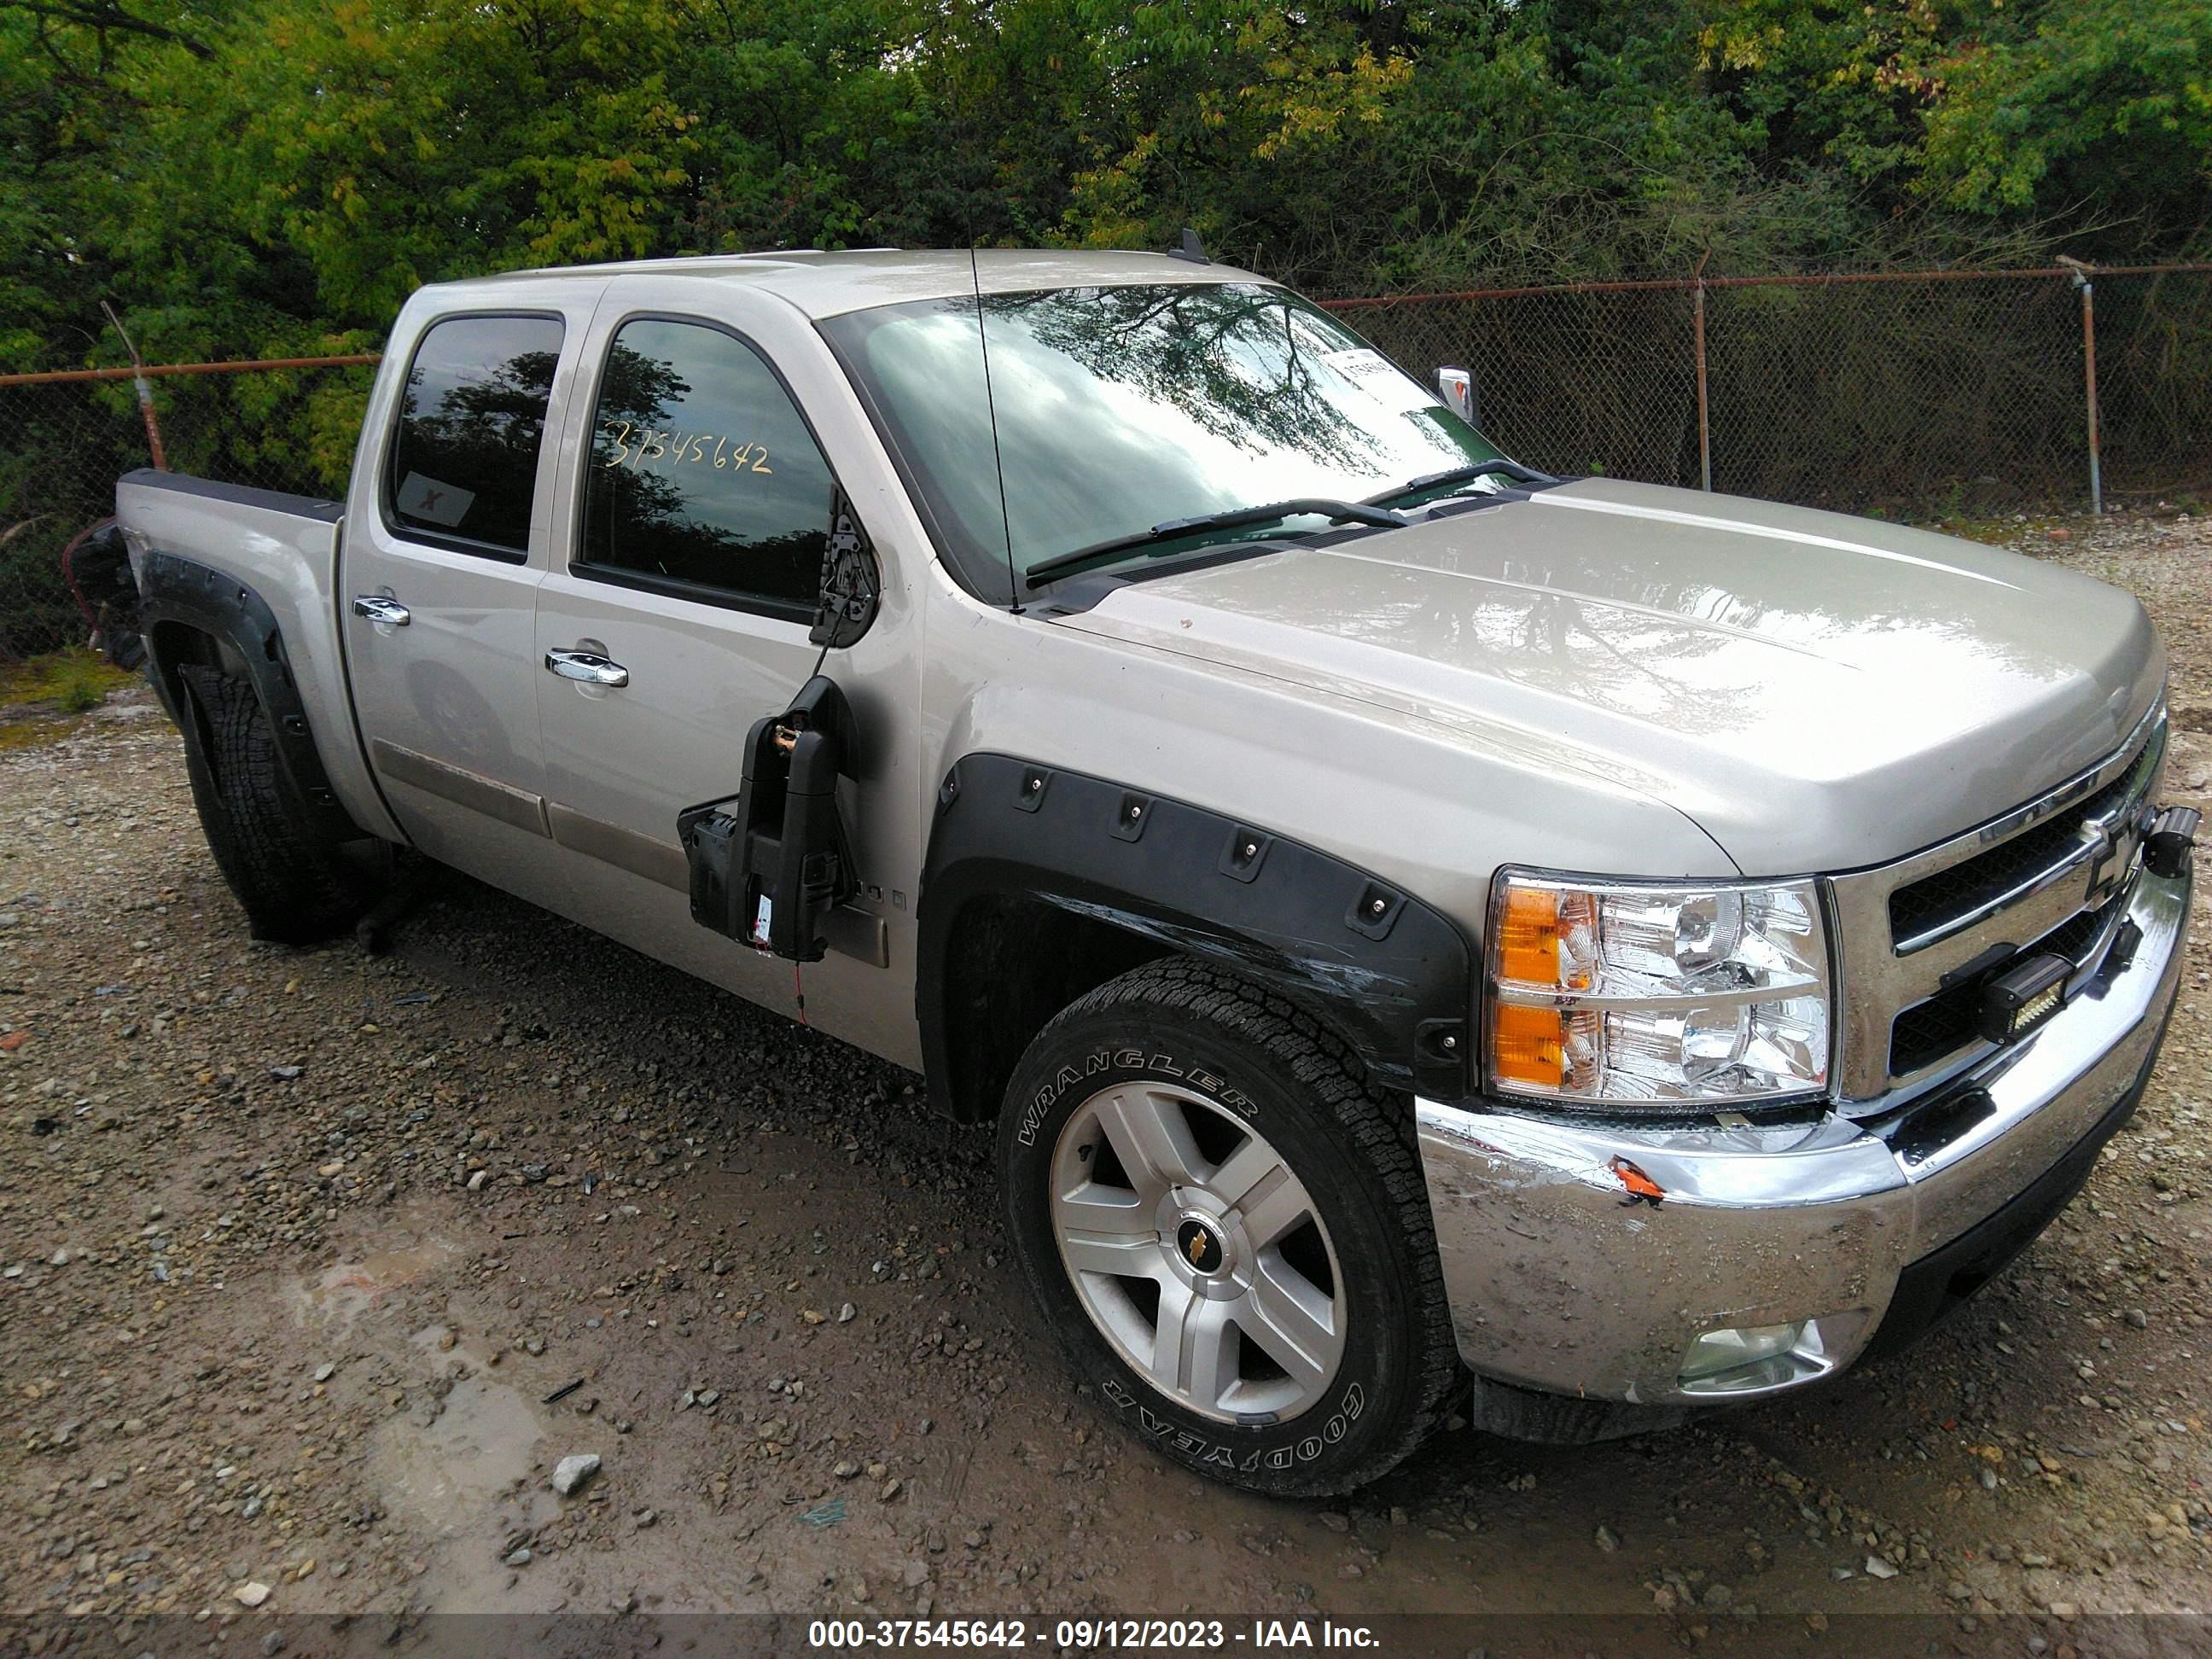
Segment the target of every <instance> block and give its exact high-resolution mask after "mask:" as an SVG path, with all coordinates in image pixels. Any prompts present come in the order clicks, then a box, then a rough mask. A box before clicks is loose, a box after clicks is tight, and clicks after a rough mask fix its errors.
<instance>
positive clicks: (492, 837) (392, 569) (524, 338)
mask: <svg viewBox="0 0 2212 1659" xmlns="http://www.w3.org/2000/svg"><path fill="white" fill-rule="evenodd" d="M598 286H599V285H597V284H580V283H571V284H568V287H567V289H566V290H565V291H562V290H556V289H551V288H550V287H549V288H544V289H540V290H539V291H538V292H535V293H529V294H525V295H518V296H517V297H518V298H519V299H520V300H522V301H525V302H524V303H518V304H515V305H513V306H511V307H505V306H503V307H484V308H483V309H466V310H452V309H447V310H440V309H437V308H435V307H431V306H427V305H426V306H425V307H424V308H423V310H422V313H420V314H419V315H416V316H414V317H412V318H411V319H410V318H403V319H402V324H401V326H400V328H399V329H398V330H397V331H395V333H394V337H393V341H392V349H393V350H394V351H395V352H399V353H404V354H405V358H406V362H407V371H406V374H405V375H404V378H403V379H401V380H398V382H397V383H396V390H394V391H391V392H386V394H385V395H384V396H383V397H382V398H380V401H379V406H378V407H376V408H373V409H372V410H370V413H369V419H370V421H371V422H372V423H375V424H374V428H373V429H375V430H379V431H380V432H382V433H383V434H384V435H385V437H384V441H383V442H382V444H381V445H380V447H375V448H374V449H373V450H372V452H371V453H376V454H377V455H378V457H379V465H378V466H377V470H376V471H377V476H376V477H375V478H374V480H373V489H374V500H373V501H368V500H365V497H367V496H368V493H369V486H370V483H371V482H372V481H368V480H362V481H359V482H358V483H357V484H356V495H355V500H354V507H353V512H352V513H351V514H350V515H349V521H348V523H347V526H346V545H345V549H344V553H343V569H342V571H341V577H342V580H343V587H342V589H341V591H340V592H339V594H338V602H339V605H340V609H341V624H340V625H341V628H342V630H343V639H344V641H345V647H346V657H347V665H348V671H349V677H350V680H351V684H352V687H353V694H354V702H355V707H356V711H357V713H358V715H359V718H360V721H361V729H362V739H363V743H364V745H365V747H366V748H367V750H368V757H369V764H370V766H371V768H372V769H374V772H375V774H376V778H377V781H378V783H379V785H380V787H381V788H382V790H383V793H384V796H385V799H386V801H388V802H389V803H390V805H391V807H392V813H393V815H394V817H397V818H398V821H399V823H400V824H401V825H402V827H403V828H404V829H405V830H406V831H407V833H408V835H409V836H410V837H411V838H412V839H413V840H414V842H416V845H418V846H419V847H421V848H422V849H423V850H424V851H425V852H428V854H431V855H432V856H433V857H435V858H437V859H439V860H442V861H444V862H446V863H449V864H452V865H454V866H459V868H461V869H464V870H467V871H470V872H472V873H474V874H477V875H478V876H481V877H483V878H485V879H487V880H489V881H493V882H495V883H497V884H501V885H508V884H510V878H511V876H512V875H513V872H514V870H515V868H516V866H517V864H518V861H519V860H525V861H526V860H529V859H531V858H532V856H534V855H536V853H537V848H540V847H542V845H543V843H544V839H545V837H546V834H547V830H546V825H545V813H544V799H543V796H544V784H543V774H544V766H543V761H542V757H541V756H540V752H539V748H538V706H537V692H538V688H537V682H536V675H535V673H534V671H533V664H534V661H535V659H534V657H533V655H532V647H533V642H534V635H533V612H534V609H535V606H536V604H537V592H538V583H539V582H540V581H542V580H544V575H545V561H546V541H547V534H546V531H547V526H548V525H549V524H550V520H551V516H552V513H551V500H552V490H553V474H554V471H555V468H554V466H553V465H552V464H551V455H552V453H553V451H554V450H555V448H556V447H557V446H556V444H555V443H554V442H552V441H550V439H549V436H548V428H549V418H550V412H551V410H553V409H554V408H555V407H556V398H557V397H558V396H559V394H560V393H561V392H562V391H563V390H565V381H566V380H567V378H568V372H569V364H570V362H571V360H572V359H573V356H574V345H575V343H576V342H578V341H579V340H580V338H581V337H582V335H583V332H584V330H585V327H586V324H587V323H588V321H589V318H590V313H591V307H592V301H594V300H595V299H596V297H597V291H598ZM411 310H412V308H411V307H410V311H411ZM410 324H411V325H410Z"/></svg>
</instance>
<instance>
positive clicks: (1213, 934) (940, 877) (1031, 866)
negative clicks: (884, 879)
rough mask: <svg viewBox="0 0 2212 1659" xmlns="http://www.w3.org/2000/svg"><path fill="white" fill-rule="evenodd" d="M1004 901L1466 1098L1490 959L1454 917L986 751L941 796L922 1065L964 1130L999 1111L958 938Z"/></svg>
mask: <svg viewBox="0 0 2212 1659" xmlns="http://www.w3.org/2000/svg"><path fill="white" fill-rule="evenodd" d="M994 896H999V897H1012V898H1021V899H1034V900H1042V901H1043V902H1046V903H1048V904H1050V905H1052V906H1054V907H1055V908H1060V909H1062V910H1066V911H1070V912H1073V913H1075V914H1077V915H1084V916H1087V917H1089V918H1091V919H1092V920H1094V921H1102V922H1104V923H1107V924H1109V925H1110V926H1112V927H1117V928H1120V929H1121V930H1123V931H1125V932H1127V933H1133V934H1137V935H1139V936H1141V937H1143V938H1145V939H1149V940H1151V941H1152V942H1154V943H1155V944H1157V945H1161V946H1164V947H1166V948H1167V949H1169V950H1172V951H1178V952H1181V953H1183V954H1186V955H1188V956H1191V957H1196V958H1199V959H1200V960H1203V961H1206V962H1210V963H1215V964H1217V965H1218V966H1220V967H1223V968H1225V969H1229V970H1231V971H1232V972H1235V973H1237V974H1239V975H1243V976H1244V977H1246V978H1249V979H1251V980H1253V981H1256V982H1258V983H1259V984H1261V985H1262V986H1265V987H1268V988H1269V989H1271V990H1274V991H1278V992H1279V993H1280V994H1283V995H1284V996H1285V997H1286V998H1288V999H1289V1000H1291V1001H1293V1002H1295V1003H1297V1004H1299V1005H1300V1006H1304V1008H1306V1009H1307V1010H1308V1011H1309V1012H1312V1013H1313V1014H1314V1015H1315V1016H1316V1017H1317V1018H1321V1019H1322V1020H1324V1021H1325V1022H1326V1023H1327V1024H1328V1025H1329V1026H1330V1027H1331V1029H1333V1030H1334V1031H1336V1033H1337V1034H1338V1035H1339V1036H1341V1037H1342V1038H1343V1039H1344V1040H1345V1041H1346V1042H1348V1043H1349V1044H1350V1045H1351V1046H1352V1049H1353V1050H1354V1052H1355V1053H1357V1054H1358V1056H1359V1058H1360V1060H1361V1061H1362V1062H1363V1063H1364V1065H1365V1066H1366V1067H1367V1069H1368V1071H1369V1073H1370V1075H1371V1076H1372V1077H1373V1078H1374V1079H1376V1081H1377V1082H1378V1083H1380V1084H1382V1085H1384V1086H1386V1087H1390V1088H1396V1089H1404V1090H1411V1091H1418V1092H1419V1093H1422V1094H1425V1095H1429V1096H1432V1097H1437V1098H1440V1099H1447V1100H1456V1099H1459V1098H1461V1097H1463V1096H1464V1095H1465V1094H1466V1093H1467V1092H1468V1079H1469V1076H1470V1070H1469V1067H1470V1062H1471V1061H1472V1060H1473V1058H1474V1039H1473V1033H1472V1027H1471V1024H1470V1018H1471V1016H1472V1014H1473V1012H1474V992H1475V986H1474V963H1475V960H1476V957H1475V953H1474V951H1473V949H1472V948H1471V946H1470V945H1469V944H1468V939H1467V936H1466V934H1465V933H1463V932H1462V930H1461V928H1460V927H1459V925H1458V924H1457V923H1456V922H1455V921H1453V920H1452V919H1451V918H1450V917H1449V916H1447V915H1444V914H1443V912H1442V911H1440V910H1437V909H1435V908H1432V907H1431V906H1429V905H1427V904H1425V903H1424V902H1422V901H1421V900H1419V899H1418V898H1416V897H1414V896H1413V895H1411V894H1409V893H1407V892H1405V891H1403V890H1401V889H1400V888H1398V887H1396V886H1395V885H1393V884H1390V883H1389V882H1385V881H1383V880H1381V879H1380V878H1376V877H1375V876H1373V875H1370V874H1369V873H1368V872H1365V871H1364V870H1361V869H1359V868H1358V867H1357V866H1354V865H1352V864H1350V863H1348V862H1346V860H1342V859H1340V858H1337V857H1335V856H1334V855H1333V854H1328V853H1324V852H1321V851H1319V850H1317V849H1316V848H1311V847H1308V846H1306V845H1304V843H1302V842H1296V841H1292V840H1290V839H1287V838H1285V837H1284V836H1279V835H1276V834H1274V833H1273V832H1272V831H1270V830H1268V829H1266V828H1264V827H1263V826H1260V825H1256V824H1252V823H1240V822H1238V821H1237V820H1236V819H1234V818H1231V817H1227V816H1225V815H1224V814H1222V813H1218V812H1215V811H1209V810H1207V809H1206V808H1204V807H1199V806H1194V805H1190V804H1188V802H1184V801H1180V800H1175V799H1170V798H1167V797H1164V796H1158V795H1154V794H1151V793H1146V792H1145V791H1142V790H1139V789H1133V788H1130V787H1125V786H1123V785H1121V784H1119V783H1115V782H1112V781H1109V780H1107V779H1104V778H1097V777H1092V776H1089V775H1085V774H1082V773H1078V772H1070V771H1066V770H1062V769H1058V768H1054V767H1049V766H1046V765H1042V764H1041V763H1032V762H1029V761H1024V760H1021V759H1019V758H1017V757H1013V756H1010V755H1001V754H993V753H987V752H977V753H972V754H969V755H966V756H963V757H961V759H960V760H959V761H958V762H957V763H956V764H955V765H954V766H953V767H952V768H951V770H950V771H949V772H947V774H946V775H945V780H944V781H943V783H942V784H941V785H940V786H939V789H938V793H937V811H936V816H935V821H934V823H933V826H932V829H931V832H930V838H929V852H928V856H927V860H926V862H925V865H924V867H923V872H922V881H921V895H920V898H919V901H918V909H917V915H916V921H917V922H918V925H919V930H920V939H919V943H918V960H917V963H916V964H915V1013H916V1016H917V1018H918V1019H919V1021H920V1023H921V1047H922V1055H923V1063H924V1066H925V1069H926V1073H927V1076H928V1077H929V1079H931V1083H932V1092H933V1094H935V1095H937V1096H938V1097H939V1100H940V1102H941V1103H944V1104H945V1105H946V1106H947V1107H948V1108H949V1109H951V1112H952V1113H953V1115H955V1116H957V1117H961V1118H975V1117H978V1116H987V1115H990V1114H991V1113H992V1112H993V1111H994V1110H995V1109H996V1108H997V1105H998V1103H997V1102H996V1101H982V1100H977V1099H972V1098H969V1096H970V1095H972V1094H974V1093H975V1089H974V1087H973V1086H972V1085H969V1086H964V1087H963V1079H964V1074H965V1073H966V1072H967V1071H968V1069H969V1068H966V1067H963V1066H962V1065H961V1064H960V1062H959V1057H958V1056H957V1055H956V1054H953V1053H952V1051H951V1050H952V1043H951V1027H952V1024H953V1018H952V1011H951V1004H952V1000H953V997H954V995H955V994H956V989H957V987H955V986H954V985H953V984H952V982H951V981H952V976H953V975H954V974H955V973H956V972H957V963H955V962H954V961H953V960H952V956H953V950H954V940H955V936H956V927H957V923H958V921H959V919H960V917H961V915H962V913H963V910H965V909H966V908H967V907H968V906H969V904H970V903H971V902H975V901H976V900H979V899H987V898H991V897H994Z"/></svg>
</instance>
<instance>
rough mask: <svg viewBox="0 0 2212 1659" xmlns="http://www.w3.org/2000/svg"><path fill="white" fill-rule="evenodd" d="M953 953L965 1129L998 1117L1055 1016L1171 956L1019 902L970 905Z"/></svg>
mask: <svg viewBox="0 0 2212 1659" xmlns="http://www.w3.org/2000/svg"><path fill="white" fill-rule="evenodd" d="M947 943H948V948H947V950H946V951H945V965H946V974H945V979H946V987H945V1036H946V1038H947V1039H948V1040H947V1042H946V1045H945V1047H946V1062H947V1066H948V1069H949V1070H950V1072H951V1076H950V1077H948V1078H946V1079H944V1080H943V1081H944V1087H945V1100H944V1104H945V1106H947V1107H948V1108H949V1109H951V1114H952V1115H953V1116H954V1117H956V1118H957V1119H958V1120H959V1121H962V1122H963V1123H974V1122H979V1121H982V1120H984V1119H987V1118H994V1117H996V1116H997V1115H999V1106H1000V1102H1001V1100H1002V1099H1003V1097H1005V1095H1006V1083H1007V1080H1008V1079H1010V1078H1012V1076H1013V1074H1014V1067H1015V1066H1017V1065H1018V1063H1019V1062H1020V1060H1021V1057H1022V1055H1023V1054H1024V1053H1025V1052H1027V1050H1028V1048H1029V1046H1030V1042H1033V1041H1034V1040H1035V1039H1036V1034H1037V1033H1038V1032H1039V1031H1041V1030H1043V1029H1044V1027H1045V1024H1046V1022H1047V1021H1048V1020H1050V1019H1051V1018H1052V1017H1053V1016H1054V1014H1057V1013H1058V1012H1060V1010H1061V1009H1063V1008H1065V1007H1066V1006H1068V1005H1069V1004H1070V1003H1072V1002H1073V1001H1074V1000H1076V999H1077V998H1079V997H1080V996H1082V995H1083V994H1085V992H1088V991H1093V990H1096V989H1097V987H1099V986H1101V985H1103V984H1104V983H1106V981H1108V980H1109V979H1114V978H1117V977H1118V976H1120V975H1122V974H1125V973H1127V972H1128V970H1129V969H1132V968H1134V967H1137V966H1138V965H1139V964H1140V963H1146V962H1151V961H1153V960H1155V959H1156V958H1158V957H1164V956H1170V955H1172V954H1173V952H1172V951H1170V948H1169V947H1168V946H1167V945H1164V944H1163V943H1162V942H1161V941H1159V940H1158V939H1148V938H1146V936H1144V935H1143V934H1141V933H1133V932H1131V931H1129V930H1128V929H1127V928H1123V927H1115V926H1114V925H1113V924H1112V923H1111V922H1107V921H1099V920H1098V919H1097V918H1096V917H1093V916H1086V915H1079V914H1078V913H1076V912H1075V911H1073V910H1068V909H1066V908H1062V907H1061V906H1060V905H1057V904H1054V903H1051V902H1048V901H1047V900H1044V899H1041V898H1034V897H1029V896H1021V895H1016V894H987V895H984V896H979V897H976V898H975V899H972V900H970V901H969V902H968V903H967V904H966V905H964V906H963V907H962V908H961V911H960V914H959V915H958V916H957V918H956V919H955V920H954V921H953V924H952V932H951V939H949V940H948V942H947Z"/></svg>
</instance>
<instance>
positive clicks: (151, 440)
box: [100, 300, 169, 472]
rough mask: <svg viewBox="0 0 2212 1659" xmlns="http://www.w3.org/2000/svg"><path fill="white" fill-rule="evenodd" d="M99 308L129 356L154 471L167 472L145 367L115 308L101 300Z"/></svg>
mask: <svg viewBox="0 0 2212 1659" xmlns="http://www.w3.org/2000/svg"><path fill="white" fill-rule="evenodd" d="M100 309H101V310H102V311H104V312H106V313H107V320H108V321H109V322H110V323H111V324H112V325H114V328H115V331H116V332H117V333H118V334H121V335H122V336H123V346H124V349H125V350H126V351H128V352H129V353H130V354H131V370H132V374H131V381H132V384H133V385H134V386H137V391H138V413H139V416H141V418H143V420H144V421H145V422H146V448H147V451H148V452H149V453H150V454H151V455H152V456H153V458H154V471H156V472H167V471H168V470H169V458H168V457H167V455H166V454H164V453H162V451H161V422H159V421H158V420H156V419H155V417H154V388H153V386H151V385H150V384H149V382H148V381H147V379H146V375H145V372H144V371H145V368H146V365H145V364H144V363H143V362H140V361H139V358H138V347H137V344H136V343H134V342H133V341H132V340H131V336H130V335H129V334H128V333H127V332H125V330H124V327H123V319H121V318H119V317H118V316H117V315H116V314H115V307H113V306H112V305H110V304H108V303H107V301H105V300H102V301H100Z"/></svg>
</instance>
